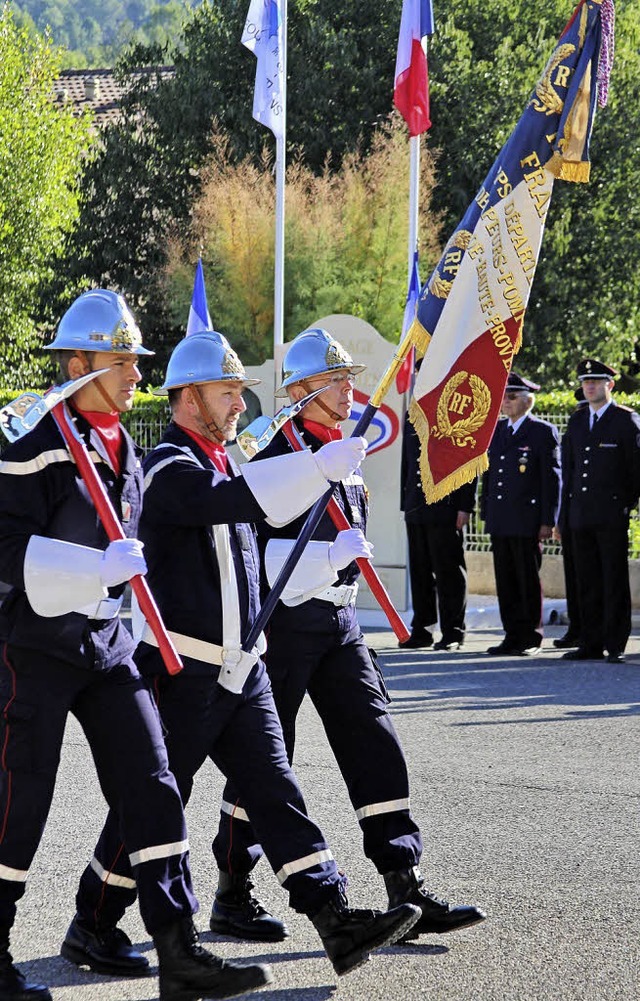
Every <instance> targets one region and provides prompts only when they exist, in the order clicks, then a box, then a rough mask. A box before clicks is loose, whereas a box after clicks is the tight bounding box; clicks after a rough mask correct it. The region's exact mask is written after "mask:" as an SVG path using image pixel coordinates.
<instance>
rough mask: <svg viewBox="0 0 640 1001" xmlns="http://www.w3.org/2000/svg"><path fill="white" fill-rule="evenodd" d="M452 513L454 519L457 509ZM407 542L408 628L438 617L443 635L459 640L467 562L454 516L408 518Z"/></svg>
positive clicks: (430, 623)
mask: <svg viewBox="0 0 640 1001" xmlns="http://www.w3.org/2000/svg"><path fill="white" fill-rule="evenodd" d="M452 513H453V514H454V519H455V515H456V513H457V512H452ZM407 542H408V544H409V578H410V582H411V599H412V604H413V619H412V620H411V629H412V631H413V632H420V630H421V629H430V628H431V627H432V626H433V625H435V622H436V619H439V621H440V630H441V632H442V636H443V639H445V640H452V641H453V640H456V641H459V640H462V639H463V638H464V632H465V621H464V619H465V613H466V607H467V566H466V563H465V558H464V537H463V534H462V532H460V531H459V530H458V529H457V528H456V526H455V520H453V521H452V523H451V524H450V525H448V524H442V525H423V524H414V523H413V522H409V521H408V522H407ZM436 602H437V610H438V614H437V615H436Z"/></svg>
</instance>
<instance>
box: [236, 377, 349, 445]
mask: <svg viewBox="0 0 640 1001" xmlns="http://www.w3.org/2000/svg"><path fill="white" fill-rule="evenodd" d="M328 388H329V387H328V386H321V387H320V389H315V390H314V391H313V393H309V394H308V395H307V396H303V398H302V399H301V400H298V402H297V403H289V404H288V405H287V406H286V407H282V409H281V410H279V411H278V413H277V414H276V415H275V417H264V416H263V417H256V419H255V420H254V421H251V424H248V425H247V427H246V428H245V429H244V431H241V432H240V434H239V435H238V436H237V437H236V444H237V446H238V448H239V449H240V451H241V452H242V454H243V455H244V456H245V458H247V459H253V457H254V455H258V453H259V452H262V450H263V449H264V448H266V447H267V445H268V444H269V443H270V442H271V441H272V440H273V438H274V437H275V435H276V434H277V433H278V431H279V430H280V428H281V427H282V426H283V424H286V423H287V421H290V420H292V419H293V418H294V417H295V416H296V414H299V413H300V411H301V410H303V409H304V408H305V407H306V405H307V403H310V402H311V400H313V399H314V397H316V396H319V394H320V393H324V391H325V389H328Z"/></svg>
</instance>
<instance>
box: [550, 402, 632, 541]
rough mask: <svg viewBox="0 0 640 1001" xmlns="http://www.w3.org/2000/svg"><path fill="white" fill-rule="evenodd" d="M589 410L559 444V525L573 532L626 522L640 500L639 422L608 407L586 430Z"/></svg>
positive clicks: (581, 412)
mask: <svg viewBox="0 0 640 1001" xmlns="http://www.w3.org/2000/svg"><path fill="white" fill-rule="evenodd" d="M589 411H590V408H589V407H581V408H580V409H579V410H577V411H575V413H573V414H572V415H571V417H570V418H569V424H568V426H567V430H566V432H565V434H564V436H563V439H562V480H563V484H562V521H563V524H566V523H567V519H568V525H569V528H571V529H581V528H589V527H592V526H596V525H604V524H608V523H611V522H615V521H617V520H626V519H628V517H629V511H630V510H631V508H632V507H634V505H635V504H637V502H638V496H640V417H639V416H638V414H636V413H634V411H633V410H629V409H627V407H621V406H618V405H617V404H615V403H613V402H612V403H611V404H610V405H609V406H608V407H607V409H606V410H605V412H604V414H603V415H602V417H600V419H599V420H598V422H597V424H596V426H595V428H594V429H593V431H590V430H589V416H590V413H589Z"/></svg>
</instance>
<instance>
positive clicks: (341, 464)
mask: <svg viewBox="0 0 640 1001" xmlns="http://www.w3.org/2000/svg"><path fill="white" fill-rule="evenodd" d="M366 454H367V440H366V438H344V439H343V440H342V441H330V442H327V444H326V445H323V446H322V448H320V449H318V451H317V452H314V453H313V458H314V459H315V460H316V464H317V466H318V469H319V470H320V472H321V473H322V475H323V476H324V478H325V480H329V481H330V482H331V483H337V482H338V480H346V478H347V477H348V476H350V475H351V473H352V472H353V471H354V470H355V469H357V468H358V466H359V465H360V463H361V462H362V461H363V459H364V457H365V455H366Z"/></svg>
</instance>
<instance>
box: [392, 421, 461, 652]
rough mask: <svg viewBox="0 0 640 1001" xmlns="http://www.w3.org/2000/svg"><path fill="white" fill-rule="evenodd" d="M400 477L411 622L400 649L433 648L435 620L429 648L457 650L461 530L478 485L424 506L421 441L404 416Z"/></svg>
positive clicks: (459, 623)
mask: <svg viewBox="0 0 640 1001" xmlns="http://www.w3.org/2000/svg"><path fill="white" fill-rule="evenodd" d="M400 479H401V499H400V510H401V511H404V520H405V523H406V527H407V541H408V543H409V577H410V580H411V599H412V603H413V619H412V622H411V636H410V637H409V639H408V640H406V641H405V642H404V643H398V646H399V647H402V648H403V649H406V648H409V649H414V648H416V647H429V646H431V644H432V643H433V636H432V634H431V632H430V628H429V627H430V626H431V625H432V624H433V623H435V621H436V618H439V621H440V630H441V632H442V636H441V638H440V639H439V640H438V641H437V643H435V644H434V646H433V649H434V650H458V649H459V648H460V647H461V646H462V644H463V643H464V634H465V613H466V609H467V565H466V562H465V558H464V528H465V526H466V525H468V524H469V518H470V516H471V512H472V511H473V509H474V507H475V498H476V487H477V484H478V481H477V479H474V480H473V482H472V483H465V484H464V485H463V486H462V487H459V488H458V490H454V491H452V492H451V493H450V494H448V495H447V496H446V497H443V499H442V500H439V501H436V502H435V503H434V504H428V503H427V501H426V498H425V496H424V490H423V489H422V480H421V478H420V439H419V438H418V434H417V432H416V429H415V428H414V426H413V424H412V423H411V421H410V420H409V415H408V414H407V415H406V416H405V420H404V435H403V438H402V465H401V473H400Z"/></svg>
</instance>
